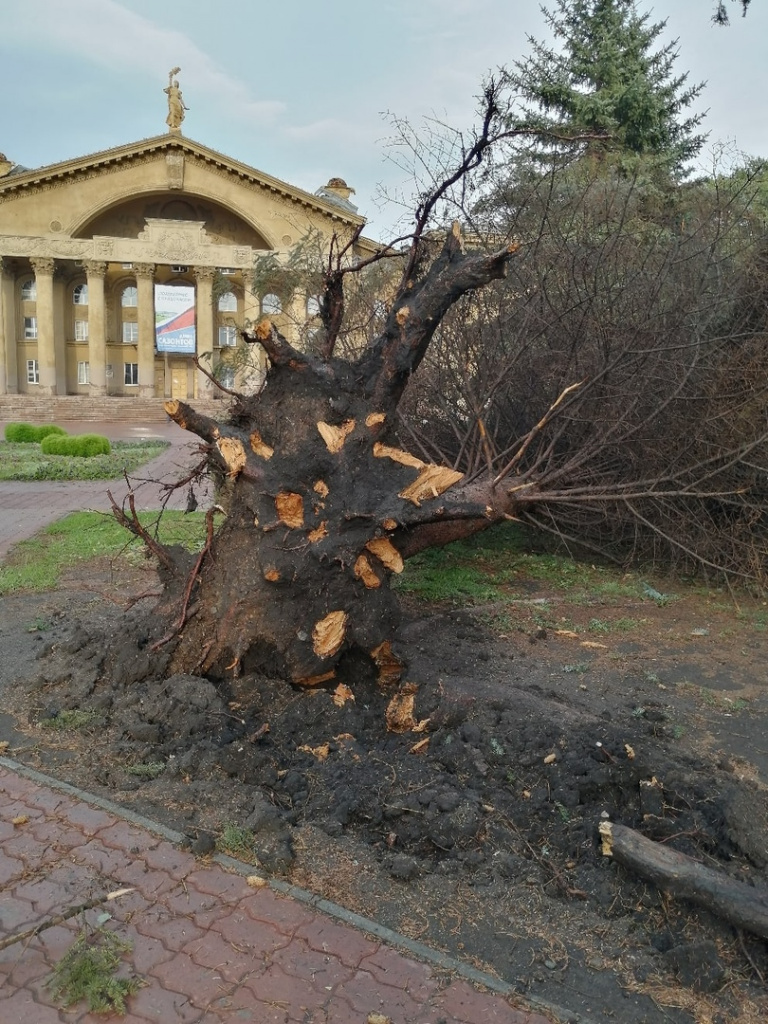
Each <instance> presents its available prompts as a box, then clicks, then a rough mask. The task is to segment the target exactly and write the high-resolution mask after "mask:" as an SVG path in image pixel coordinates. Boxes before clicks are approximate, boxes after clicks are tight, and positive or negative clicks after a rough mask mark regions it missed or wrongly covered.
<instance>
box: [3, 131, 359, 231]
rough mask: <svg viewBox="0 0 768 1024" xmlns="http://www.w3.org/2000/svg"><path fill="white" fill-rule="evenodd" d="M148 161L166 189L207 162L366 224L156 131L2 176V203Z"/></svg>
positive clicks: (298, 202) (180, 184) (248, 182)
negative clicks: (137, 139)
mask: <svg viewBox="0 0 768 1024" xmlns="http://www.w3.org/2000/svg"><path fill="white" fill-rule="evenodd" d="M147 162H152V163H158V164H161V165H162V168H163V171H164V174H163V184H164V187H165V188H167V189H168V190H169V191H170V190H182V189H184V188H186V187H187V179H188V177H189V174H188V170H189V168H190V167H196V168H200V167H201V166H207V167H208V168H209V169H210V170H211V171H213V172H214V173H215V174H217V175H219V176H222V175H223V176H225V177H227V178H230V179H231V180H232V181H233V182H239V183H242V185H243V186H244V187H249V188H250V189H251V190H253V189H254V188H255V189H257V190H259V191H261V190H264V191H266V192H267V193H269V194H270V195H271V196H272V197H274V198H275V199H276V200H280V201H282V202H285V203H288V204H290V205H293V206H295V207H297V208H302V207H303V208H304V209H305V210H307V211H310V210H311V211H314V212H316V213H317V214H319V215H321V216H324V217H328V218H331V220H333V221H336V222H343V223H346V224H349V225H352V226H355V227H357V226H358V225H360V224H363V223H364V218H363V217H360V216H359V215H358V214H356V213H353V212H352V211H351V210H350V209H345V208H344V207H343V206H340V205H339V204H338V203H334V202H333V201H331V200H329V199H326V198H324V197H322V196H317V195H313V194H312V193H310V192H305V191H304V190H303V189H300V188H297V187H295V186H293V185H289V184H288V183H287V182H284V181H281V180H280V179H279V178H275V177H273V176H272V175H269V174H266V173H265V172H263V171H260V170H257V169H256V168H254V167H249V166H248V165H247V164H244V163H241V162H240V161H238V160H234V159H232V158H230V157H227V156H224V155H223V154H221V153H218V152H216V151H215V150H213V149H209V148H208V147H207V146H203V145H202V144H201V143H198V142H194V141H193V140H191V139H187V138H184V137H183V136H180V135H172V134H167V135H159V136H156V137H155V138H151V139H144V140H143V141H140V142H134V143H130V144H128V145H125V146H118V147H115V148H113V149H108V150H104V151H102V152H99V153H92V154H89V155H87V156H83V157H78V158H77V159H74V160H64V161H61V162H60V163H55V164H50V165H48V166H46V167H39V168H36V169H34V170H26V171H24V172H23V173H14V174H13V175H9V176H8V177H6V178H1V177H0V204H2V203H4V202H8V201H10V200H12V199H13V198H14V197H19V196H22V195H25V194H29V193H35V192H39V191H41V190H49V189H52V188H57V187H61V186H66V185H67V184H70V183H73V182H76V181H78V182H80V181H82V180H83V179H92V178H94V177H96V176H100V175H105V174H114V173H115V172H116V171H119V170H122V169H127V168H129V167H130V166H131V165H135V166H137V167H138V166H139V165H142V164H146V163H147Z"/></svg>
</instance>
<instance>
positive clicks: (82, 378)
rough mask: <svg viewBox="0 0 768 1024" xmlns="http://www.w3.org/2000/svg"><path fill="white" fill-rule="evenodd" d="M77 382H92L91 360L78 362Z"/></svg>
mask: <svg viewBox="0 0 768 1024" xmlns="http://www.w3.org/2000/svg"><path fill="white" fill-rule="evenodd" d="M77 383H78V384H90V383H91V364H90V363H89V362H79V363H78V364H77Z"/></svg>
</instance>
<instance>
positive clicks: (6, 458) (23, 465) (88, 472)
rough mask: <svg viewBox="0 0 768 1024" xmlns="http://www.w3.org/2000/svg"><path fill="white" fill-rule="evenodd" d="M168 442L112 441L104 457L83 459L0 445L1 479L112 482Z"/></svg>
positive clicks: (29, 446) (25, 446) (32, 447)
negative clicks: (109, 450) (109, 449)
mask: <svg viewBox="0 0 768 1024" xmlns="http://www.w3.org/2000/svg"><path fill="white" fill-rule="evenodd" d="M168 444H169V442H168V441H162V440H159V439H158V440H155V439H153V440H146V441H115V442H113V443H112V450H111V452H110V453H109V454H106V455H93V456H91V457H90V458H87V459H83V458H80V457H78V456H75V455H45V454H43V451H42V448H41V446H40V444H29V443H27V444H23V443H18V444H16V443H12V442H10V441H2V442H0V480H113V479H115V478H116V477H121V476H122V475H123V473H132V472H133V471H134V470H136V469H138V467H139V466H142V465H144V463H145V462H148V461H149V460H150V459H154V458H156V457H157V456H158V455H160V453H161V452H162V451H164V450H165V449H166V448H167V447H168Z"/></svg>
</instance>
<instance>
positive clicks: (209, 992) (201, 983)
mask: <svg viewBox="0 0 768 1024" xmlns="http://www.w3.org/2000/svg"><path fill="white" fill-rule="evenodd" d="M149 977H154V978H158V979H159V981H160V983H161V984H162V986H163V988H165V989H167V990H168V991H169V992H179V993H183V994H184V995H185V996H186V997H187V999H188V1000H189V1002H190V1003H192V1004H193V1005H194V1006H197V1007H200V1008H202V1009H205V1007H206V1006H208V1005H209V1003H212V1002H213V1001H214V1000H215V999H220V998H221V997H222V996H223V995H228V994H229V993H230V992H233V991H234V989H235V985H234V984H233V983H232V982H228V981H226V980H225V979H224V977H223V975H222V974H221V972H220V971H217V970H211V969H210V968H205V967H200V966H199V965H198V964H196V963H195V961H194V960H193V959H192V957H190V956H187V954H186V953H177V954H176V956H175V957H174V958H173V959H172V960H169V961H167V963H164V964H158V965H156V966H155V967H153V968H152V971H151V972H150V975H149ZM134 1012H136V1011H135V1010H134Z"/></svg>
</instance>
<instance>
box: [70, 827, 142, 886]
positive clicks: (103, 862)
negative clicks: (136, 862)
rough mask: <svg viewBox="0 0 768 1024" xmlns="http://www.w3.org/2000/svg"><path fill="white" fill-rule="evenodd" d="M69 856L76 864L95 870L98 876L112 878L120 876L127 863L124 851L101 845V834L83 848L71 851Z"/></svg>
mask: <svg viewBox="0 0 768 1024" xmlns="http://www.w3.org/2000/svg"><path fill="white" fill-rule="evenodd" d="M71 856H72V859H73V860H75V861H77V863H78V864H87V865H89V867H92V868H95V869H96V871H98V872H99V874H101V875H108V876H110V877H114V878H117V877H119V876H120V874H121V873H122V872H123V871H124V870H125V868H126V866H127V864H128V862H129V858H128V854H127V853H126V852H125V850H115V849H110V848H109V847H105V846H104V845H103V844H102V842H101V833H99V835H98V837H97V838H94V839H91V840H90V841H89V842H87V843H86V844H85V846H78V847H76V848H75V849H74V850H72V853H71Z"/></svg>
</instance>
